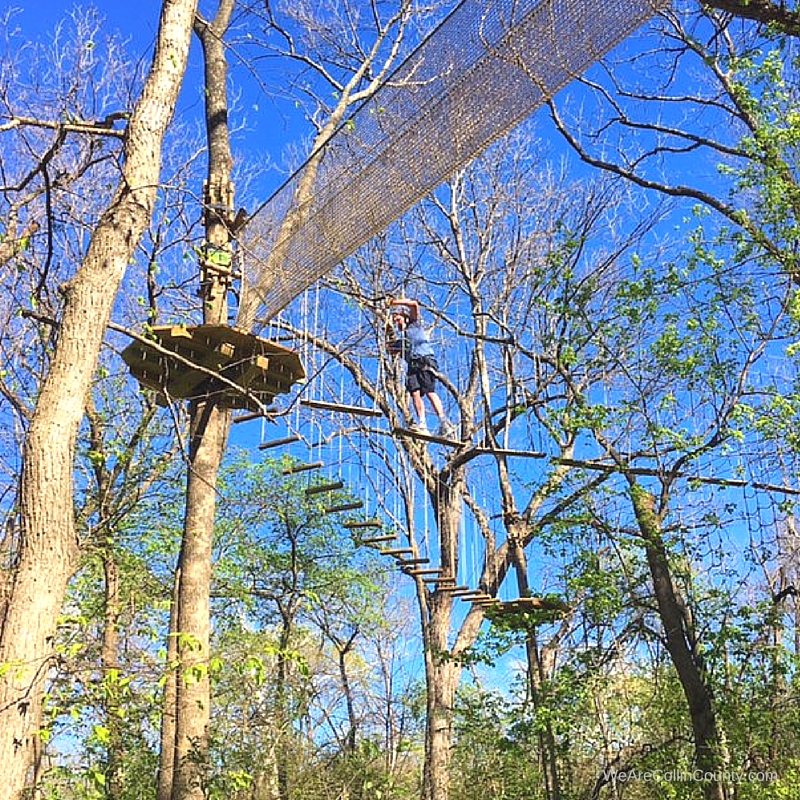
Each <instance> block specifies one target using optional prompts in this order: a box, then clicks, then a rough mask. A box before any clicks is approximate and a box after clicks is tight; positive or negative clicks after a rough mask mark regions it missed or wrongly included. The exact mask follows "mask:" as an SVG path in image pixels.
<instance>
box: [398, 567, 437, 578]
mask: <svg viewBox="0 0 800 800" xmlns="http://www.w3.org/2000/svg"><path fill="white" fill-rule="evenodd" d="M403 572H405V573H406V575H413V576H414V577H417V576H418V575H441V574H442V570H441V569H439V568H436V567H432V568H431V569H404V570H403Z"/></svg>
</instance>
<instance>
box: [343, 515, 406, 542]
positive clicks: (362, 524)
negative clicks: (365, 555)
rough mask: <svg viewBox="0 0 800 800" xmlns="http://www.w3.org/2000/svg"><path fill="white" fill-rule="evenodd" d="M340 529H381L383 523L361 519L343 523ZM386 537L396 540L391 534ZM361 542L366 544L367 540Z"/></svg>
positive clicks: (377, 520)
mask: <svg viewBox="0 0 800 800" xmlns="http://www.w3.org/2000/svg"><path fill="white" fill-rule="evenodd" d="M342 527H343V528H349V529H350V530H359V529H361V528H382V527H383V523H382V522H381V521H380V520H379V519H362V520H356V521H353V522H344V523H342ZM387 535H388V536H389V539H394V538H396V537H395V535H394V534H393V533H392V534H387ZM377 538H378V539H380V538H381V537H377ZM389 539H386V540H385V541H389ZM362 541H363V542H366V541H367V540H366V539H362Z"/></svg>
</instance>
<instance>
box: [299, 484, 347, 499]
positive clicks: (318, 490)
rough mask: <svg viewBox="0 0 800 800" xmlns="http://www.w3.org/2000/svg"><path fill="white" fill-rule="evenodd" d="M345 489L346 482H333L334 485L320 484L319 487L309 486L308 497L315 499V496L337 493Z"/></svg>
mask: <svg viewBox="0 0 800 800" xmlns="http://www.w3.org/2000/svg"><path fill="white" fill-rule="evenodd" d="M342 488H344V481H333V482H332V483H320V484H318V485H317V486H309V487H308V488H307V489H306V497H313V496H314V495H315V494H325V492H335V491H337V490H338V489H342Z"/></svg>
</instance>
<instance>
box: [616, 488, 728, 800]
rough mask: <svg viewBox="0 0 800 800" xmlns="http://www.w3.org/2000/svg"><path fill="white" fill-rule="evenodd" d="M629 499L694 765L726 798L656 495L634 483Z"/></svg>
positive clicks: (706, 693) (721, 761)
mask: <svg viewBox="0 0 800 800" xmlns="http://www.w3.org/2000/svg"><path fill="white" fill-rule="evenodd" d="M631 499H632V502H633V508H634V512H635V514H636V521H637V523H638V525H639V530H640V531H641V534H642V537H643V539H644V542H645V553H646V557H647V565H648V567H649V569H650V576H651V578H652V581H653V590H654V592H655V596H656V603H657V606H658V615H659V617H660V618H661V624H662V625H663V627H664V635H665V637H666V645H667V651H668V652H669V655H670V658H671V659H672V663H673V665H674V667H675V671H676V672H677V673H678V680H679V681H680V684H681V688H682V689H683V693H684V696H685V697H686V702H687V704H688V706H689V716H690V718H691V721H692V731H693V733H694V751H695V762H696V764H695V765H696V767H697V769H698V770H700V771H702V772H704V773H707V774H708V775H709V776H714V777H713V778H711V779H709V780H706V781H704V782H703V784H702V787H703V796H704V798H705V800H725V798H726V791H725V784H724V782H723V781H722V779H721V776H722V774H723V773H724V771H725V767H726V759H725V757H724V753H723V745H722V740H721V737H720V734H719V730H718V728H717V717H716V713H715V711H714V704H713V697H712V694H711V688H710V687H709V686H708V684H707V683H706V681H705V679H704V675H703V670H702V668H701V665H700V658H699V654H698V652H697V641H696V637H695V632H694V630H693V626H692V624H691V621H690V620H689V619H687V614H686V610H685V606H684V603H683V601H682V599H681V598H680V595H679V594H678V591H677V589H676V587H675V584H674V581H673V580H672V573H671V570H670V564H669V558H668V556H667V550H666V547H665V545H664V540H663V536H662V532H661V519H660V517H659V515H658V513H657V512H656V508H655V498H654V497H653V495H651V494H649V493H648V492H646V491H645V490H644V489H642V488H641V487H640V486H638V485H636V484H632V486H631Z"/></svg>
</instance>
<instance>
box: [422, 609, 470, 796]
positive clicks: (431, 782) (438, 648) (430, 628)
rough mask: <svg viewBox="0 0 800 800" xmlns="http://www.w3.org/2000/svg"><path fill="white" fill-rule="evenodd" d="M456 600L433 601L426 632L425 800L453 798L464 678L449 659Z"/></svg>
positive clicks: (453, 661)
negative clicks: (453, 756) (456, 722)
mask: <svg viewBox="0 0 800 800" xmlns="http://www.w3.org/2000/svg"><path fill="white" fill-rule="evenodd" d="M451 610H452V599H451V598H450V597H449V596H448V595H446V594H439V596H437V597H435V598H433V603H432V608H431V617H430V621H429V622H428V624H427V625H426V626H425V627H426V628H427V630H425V631H423V636H424V639H425V683H426V689H427V715H426V728H425V767H424V774H423V792H422V796H423V799H424V800H447V798H448V797H449V796H450V751H451V748H452V744H453V706H454V704H455V696H456V689H457V687H458V681H459V679H460V677H461V666H460V665H459V663H458V662H457V661H456V660H454V659H450V658H448V657H447V648H448V638H449V633H450V613H451Z"/></svg>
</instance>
